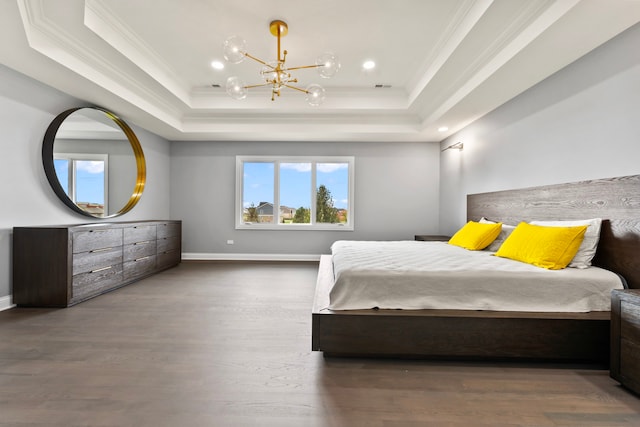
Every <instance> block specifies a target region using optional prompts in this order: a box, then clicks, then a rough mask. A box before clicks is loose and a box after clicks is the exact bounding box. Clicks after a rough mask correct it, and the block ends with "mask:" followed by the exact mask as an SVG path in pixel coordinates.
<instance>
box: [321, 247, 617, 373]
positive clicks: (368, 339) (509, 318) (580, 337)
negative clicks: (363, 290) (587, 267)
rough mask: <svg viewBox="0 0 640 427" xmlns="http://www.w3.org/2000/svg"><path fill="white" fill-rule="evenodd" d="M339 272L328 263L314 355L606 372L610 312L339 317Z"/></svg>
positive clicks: (354, 313) (349, 313)
mask: <svg viewBox="0 0 640 427" xmlns="http://www.w3.org/2000/svg"><path fill="white" fill-rule="evenodd" d="M332 276H333V266H332V265H331V258H330V256H327V255H325V256H322V257H321V261H320V268H319V274H318V284H317V286H316V292H317V294H316V300H315V304H314V309H313V313H312V349H313V350H315V351H322V352H324V353H325V356H341V357H344V356H349V357H402V358H432V359H448V360H452V359H466V360H470V359H471V360H483V359H491V360H496V359H500V360H509V359H517V360H547V361H571V362H588V363H603V364H607V363H608V360H609V327H610V322H609V317H610V314H609V313H608V312H592V313H523V312H506V311H505V312H498V311H470V310H339V311H332V310H328V309H327V308H326V307H327V305H328V291H329V289H330V287H331V277H332Z"/></svg>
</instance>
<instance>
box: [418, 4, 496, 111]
mask: <svg viewBox="0 0 640 427" xmlns="http://www.w3.org/2000/svg"><path fill="white" fill-rule="evenodd" d="M492 3H493V0H481V1H473V0H470V1H467V2H465V3H462V4H461V6H460V7H459V8H458V10H457V11H456V13H455V16H454V18H453V19H452V20H451V23H450V24H449V26H448V27H447V31H445V33H444V34H443V37H442V38H441V40H440V41H439V42H438V44H437V46H436V48H435V51H436V52H437V53H436V54H435V55H432V56H430V57H428V58H427V60H426V61H425V62H424V63H423V66H422V67H421V69H420V70H419V72H418V75H419V76H420V77H419V79H418V80H417V83H415V84H410V87H411V89H410V91H409V98H408V100H407V101H408V104H409V106H411V105H413V103H414V102H415V101H416V99H417V98H418V97H419V96H420V94H421V93H422V92H423V91H424V89H425V88H426V87H427V85H428V84H429V82H431V79H433V77H434V76H435V75H436V73H437V72H438V71H439V70H440V68H442V66H443V65H444V63H445V62H446V61H447V59H448V58H449V57H450V56H451V55H452V54H453V52H455V50H456V48H457V47H458V46H459V45H460V43H461V42H462V40H464V39H465V37H467V35H468V34H469V32H470V31H471V29H472V28H473V27H474V26H475V25H476V24H477V23H478V21H479V20H480V18H481V17H482V16H483V15H484V13H485V12H486V11H487V9H488V8H489V6H491V4H492Z"/></svg>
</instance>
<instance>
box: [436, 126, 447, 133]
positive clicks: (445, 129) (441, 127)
mask: <svg viewBox="0 0 640 427" xmlns="http://www.w3.org/2000/svg"><path fill="white" fill-rule="evenodd" d="M448 130H449V128H448V127H446V126H440V127H439V128H438V132H446V131H448Z"/></svg>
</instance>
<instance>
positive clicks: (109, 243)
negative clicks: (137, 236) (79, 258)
mask: <svg viewBox="0 0 640 427" xmlns="http://www.w3.org/2000/svg"><path fill="white" fill-rule="evenodd" d="M116 246H122V229H121V228H94V229H89V230H82V231H74V232H73V253H79V252H89V251H92V250H95V249H105V248H112V247H116Z"/></svg>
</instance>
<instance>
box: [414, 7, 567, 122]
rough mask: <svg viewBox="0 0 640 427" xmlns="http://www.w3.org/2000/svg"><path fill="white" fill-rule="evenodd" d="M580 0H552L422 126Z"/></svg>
mask: <svg viewBox="0 0 640 427" xmlns="http://www.w3.org/2000/svg"><path fill="white" fill-rule="evenodd" d="M579 2H580V0H566V1H563V2H553V3H552V4H551V5H550V6H549V7H548V8H547V9H546V10H545V11H544V12H542V14H540V15H539V16H538V17H537V18H536V19H535V20H534V21H533V22H532V23H531V24H529V25H528V26H527V27H526V28H525V29H524V30H523V31H521V32H519V33H517V35H515V38H513V40H511V42H510V43H508V44H507V45H506V46H505V47H504V48H503V49H502V50H500V52H498V53H497V54H496V55H495V56H493V57H492V59H491V60H489V61H488V62H486V64H485V65H484V66H482V67H481V68H480V69H479V70H478V71H477V72H476V73H475V74H474V75H473V76H471V77H470V78H468V79H467V80H466V81H465V82H464V83H463V84H461V85H460V86H459V88H458V89H457V90H456V91H455V93H453V95H451V96H450V97H449V98H448V99H447V100H445V101H444V102H442V103H441V104H440V107H438V108H437V109H436V110H435V111H433V112H432V113H431V114H430V115H429V116H428V117H427V118H426V119H425V120H424V121H423V126H428V125H430V124H432V123H435V122H437V121H438V120H439V119H440V118H441V117H442V116H443V115H444V114H445V113H446V112H447V111H449V110H450V109H451V108H453V107H454V106H455V105H456V104H457V103H458V102H460V101H461V100H462V99H464V98H465V97H466V96H467V95H469V94H470V93H471V92H472V91H473V90H474V89H476V88H477V87H478V86H480V85H481V84H482V83H483V82H485V81H486V80H487V79H488V78H489V77H490V76H491V75H493V73H495V72H496V71H497V70H498V69H499V68H500V67H502V66H503V65H504V64H506V63H507V62H508V61H509V60H510V59H512V58H513V57H514V56H516V55H517V54H518V53H520V52H521V51H522V50H523V49H524V48H525V47H526V46H527V45H529V43H531V42H532V41H533V40H534V39H535V38H536V37H538V36H539V35H540V34H542V32H543V31H544V30H546V29H547V28H549V27H550V26H551V25H552V24H553V23H555V22H556V21H557V20H559V19H560V18H561V17H562V16H564V15H565V14H566V13H567V12H568V11H569V10H571V9H572V8H573V7H574V6H575V5H576V4H578V3H579ZM528 12H529V14H530V15H533V14H534V12H535V9H534V8H530V9H529V11H528Z"/></svg>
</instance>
